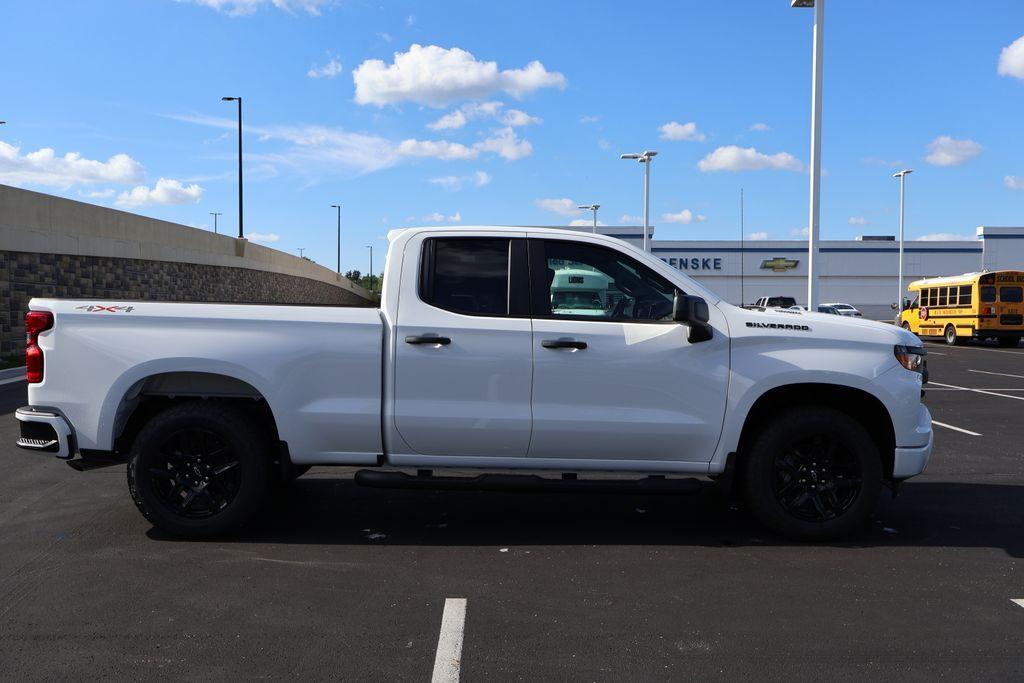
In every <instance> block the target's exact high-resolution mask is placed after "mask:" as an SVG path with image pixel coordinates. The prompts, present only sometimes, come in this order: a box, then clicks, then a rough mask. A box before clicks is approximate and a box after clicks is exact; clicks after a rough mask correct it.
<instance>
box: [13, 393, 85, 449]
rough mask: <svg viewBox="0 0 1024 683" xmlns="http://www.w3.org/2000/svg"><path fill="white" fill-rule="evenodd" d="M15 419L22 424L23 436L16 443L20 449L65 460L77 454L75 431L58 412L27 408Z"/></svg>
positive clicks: (16, 412)
mask: <svg viewBox="0 0 1024 683" xmlns="http://www.w3.org/2000/svg"><path fill="white" fill-rule="evenodd" d="M14 417H16V418H17V419H18V422H19V423H20V424H21V436H20V437H19V438H18V440H17V441H16V442H15V443H16V444H17V446H18V447H19V448H24V449H25V450H29V451H36V452H37V453H46V454H47V455H52V456H55V457H57V458H61V459H64V460H67V459H69V458H70V457H71V456H73V455H74V454H75V445H74V442H75V437H74V431H73V430H72V429H71V425H70V424H69V423H68V421H67V420H66V419H65V418H64V416H63V415H61V414H60V412H59V411H58V410H56V409H54V408H40V407H36V406H25V407H24V408H18V410H16V411H15V413H14Z"/></svg>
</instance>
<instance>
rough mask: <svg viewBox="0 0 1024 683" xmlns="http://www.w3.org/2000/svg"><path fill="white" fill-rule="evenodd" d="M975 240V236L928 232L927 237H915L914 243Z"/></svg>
mask: <svg viewBox="0 0 1024 683" xmlns="http://www.w3.org/2000/svg"><path fill="white" fill-rule="evenodd" d="M973 239H977V235H959V234H957V233H955V232H930V233H928V234H927V235H921V236H920V237H915V238H914V241H915V242H960V241H963V240H973Z"/></svg>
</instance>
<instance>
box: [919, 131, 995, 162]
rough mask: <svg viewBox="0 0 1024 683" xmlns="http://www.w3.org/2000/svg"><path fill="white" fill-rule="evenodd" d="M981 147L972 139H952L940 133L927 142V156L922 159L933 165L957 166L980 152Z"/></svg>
mask: <svg viewBox="0 0 1024 683" xmlns="http://www.w3.org/2000/svg"><path fill="white" fill-rule="evenodd" d="M982 149H984V148H983V147H982V146H981V145H979V144H978V143H977V142H975V141H974V140H954V139H953V138H951V137H949V136H948V135H940V136H939V137H937V138H935V139H934V140H932V141H931V142H929V143H928V156H926V157H925V158H924V159H925V161H927V162H928V163H929V164H932V165H933V166H959V165H960V164H965V163H967V162H968V161H970V160H971V159H973V158H974V157H976V156H978V155H979V154H981V150H982Z"/></svg>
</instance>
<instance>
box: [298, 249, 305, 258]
mask: <svg viewBox="0 0 1024 683" xmlns="http://www.w3.org/2000/svg"><path fill="white" fill-rule="evenodd" d="M296 251H298V252H299V258H303V257H305V254H304V253H303V252H305V251H306V248H305V247H299V248H298V249H296Z"/></svg>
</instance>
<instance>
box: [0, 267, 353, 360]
mask: <svg viewBox="0 0 1024 683" xmlns="http://www.w3.org/2000/svg"><path fill="white" fill-rule="evenodd" d="M32 297H52V298H65V299H116V300H120V301H124V300H133V299H143V300H158V301H209V302H226V303H269V304H331V305H339V306H369V305H372V303H371V302H369V301H367V300H366V299H363V298H361V297H359V296H357V295H356V294H354V293H353V292H350V291H348V290H346V289H342V288H340V287H336V286H334V285H331V284H328V283H325V282H320V281H317V280H311V279H308V278H303V277H296V276H294V275H284V274H281V273H271V272H266V271H259V270H251V269H247V268H231V267H225V266H210V265H204V264H198V263H175V262H171V261H143V260H141V259H125V258H113V257H101V256H72V255H69V254H39V253H26V252H15V251H0V302H2V305H3V308H2V310H0V355H4V356H6V355H10V354H18V353H21V351H22V350H23V349H24V344H25V311H27V310H28V302H29V300H30V299H32Z"/></svg>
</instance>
